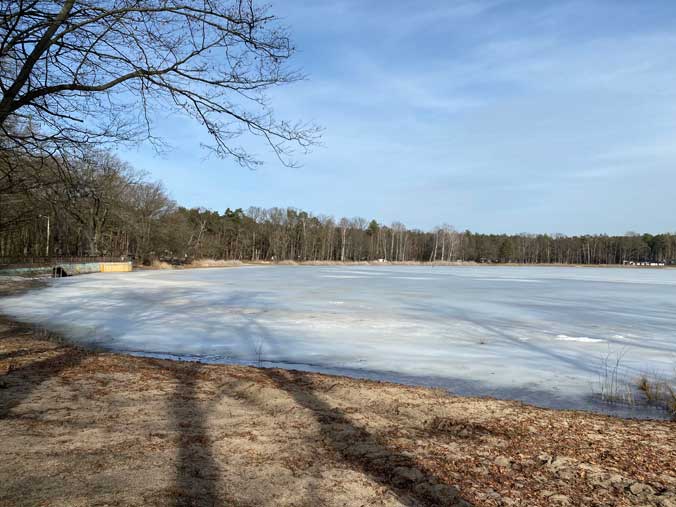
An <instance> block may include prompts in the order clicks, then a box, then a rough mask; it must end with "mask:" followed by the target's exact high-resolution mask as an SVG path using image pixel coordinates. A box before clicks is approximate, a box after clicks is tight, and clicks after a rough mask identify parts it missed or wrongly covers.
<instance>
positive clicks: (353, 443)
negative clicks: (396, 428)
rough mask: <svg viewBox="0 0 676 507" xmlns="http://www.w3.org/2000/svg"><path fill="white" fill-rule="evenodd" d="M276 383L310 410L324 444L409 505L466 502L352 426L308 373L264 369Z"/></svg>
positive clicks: (408, 459)
mask: <svg viewBox="0 0 676 507" xmlns="http://www.w3.org/2000/svg"><path fill="white" fill-rule="evenodd" d="M263 371H264V372H265V374H266V375H267V376H268V377H269V378H270V379H272V380H273V381H274V382H275V384H276V385H277V386H278V387H279V388H280V389H283V390H284V391H286V392H287V393H289V394H290V395H291V396H292V397H293V399H294V400H295V401H296V403H298V404H299V405H300V406H302V407H304V408H306V409H308V410H310V411H311V412H312V414H313V416H314V418H315V419H316V420H317V422H318V423H319V424H320V428H321V433H322V435H323V437H324V441H325V443H326V444H328V445H329V446H331V447H332V448H333V449H334V450H336V451H338V453H339V454H340V455H341V456H342V458H343V459H344V460H345V461H346V462H348V463H349V464H350V465H351V466H353V467H355V468H357V469H360V470H361V471H363V472H364V473H366V474H367V475H369V476H370V477H371V478H372V479H373V480H374V481H376V482H378V483H379V484H381V485H382V486H385V487H387V488H388V489H390V490H391V491H392V492H394V493H395V494H397V496H398V497H399V499H400V501H402V502H404V503H405V504H406V505H409V506H421V505H425V506H427V505H429V506H447V507H450V506H457V507H466V506H469V505H470V504H469V503H467V502H466V501H465V500H463V499H462V498H461V497H460V496H459V491H458V490H457V489H456V488H454V487H452V486H449V485H447V484H445V483H444V481H443V480H441V479H440V478H438V477H436V476H435V475H434V473H433V472H431V471H429V470H426V469H425V468H424V467H422V466H420V465H419V464H417V463H416V461H415V460H414V459H412V458H411V457H409V456H407V455H404V454H402V453H400V452H397V451H396V450H395V449H391V448H390V447H388V446H387V444H385V443H383V442H380V441H378V439H377V438H376V437H375V436H373V435H372V434H370V433H369V432H368V431H366V430H364V429H363V428H360V427H358V426H357V425H355V424H354V423H353V422H352V421H350V419H349V418H348V417H346V416H345V414H343V413H342V412H341V411H340V410H338V409H337V408H333V407H331V406H330V405H329V404H328V403H326V402H325V401H323V400H321V399H320V398H319V397H318V396H317V395H316V394H315V393H314V392H313V391H312V382H311V381H309V380H308V378H307V374H305V373H303V372H299V371H282V370H267V369H266V370H263Z"/></svg>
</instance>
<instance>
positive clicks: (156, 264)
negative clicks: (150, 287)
mask: <svg viewBox="0 0 676 507" xmlns="http://www.w3.org/2000/svg"><path fill="white" fill-rule="evenodd" d="M150 266H151V267H152V268H153V269H174V266H172V265H171V264H169V263H168V262H164V261H160V260H157V259H154V260H153V262H152V263H151V264H150Z"/></svg>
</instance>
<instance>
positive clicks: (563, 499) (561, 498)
mask: <svg viewBox="0 0 676 507" xmlns="http://www.w3.org/2000/svg"><path fill="white" fill-rule="evenodd" d="M549 501H550V502H552V503H553V504H555V505H568V504H569V503H570V497H568V496H566V495H553V496H550V497H549Z"/></svg>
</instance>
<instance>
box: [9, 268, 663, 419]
mask: <svg viewBox="0 0 676 507" xmlns="http://www.w3.org/2000/svg"><path fill="white" fill-rule="evenodd" d="M0 312H2V313H4V314H7V315H10V316H12V317H14V318H16V319H18V320H21V321H27V322H31V323H34V324H37V325H41V326H44V327H47V328H49V329H52V330H55V331H58V332H60V333H62V334H65V335H66V336H68V337H70V338H71V339H73V340H75V341H78V342H83V343H87V344H90V343H93V344H96V345H98V346H103V347H105V348H108V349H111V350H115V351H120V352H130V353H143V354H150V355H160V356H164V355H170V356H179V357H182V358H186V359H199V360H203V361H213V362H224V363H227V362H239V363H249V364H262V365H263V366H272V365H274V366H285V367H289V368H296V369H307V370H314V371H323V372H328V373H342V374H347V375H351V376H359V377H368V378H377V379H386V380H393V381H399V382H404V383H412V384H421V385H434V386H441V387H446V388H448V389H450V390H451V391H453V392H456V393H459V394H472V395H490V396H495V397H499V398H510V399H520V400H524V401H527V402H530V403H534V404H537V405H541V406H548V407H564V408H581V409H592V410H596V411H602V412H603V411H605V412H614V413H619V414H621V415H634V416H645V415H653V414H650V413H649V412H647V411H646V410H638V409H625V408H622V407H609V406H607V405H605V404H602V403H600V402H598V401H596V400H595V399H594V397H593V396H592V392H593V390H594V386H595V384H596V383H597V382H598V380H599V374H600V372H601V363H602V359H603V358H604V357H606V356H607V355H608V354H610V355H611V356H612V357H614V355H615V354H623V356H624V359H623V363H622V364H623V368H622V373H623V374H624V375H627V377H635V376H638V375H639V374H640V373H644V372H647V373H658V374H664V375H673V374H674V369H675V367H676V270H667V269H663V270H643V269H605V268H604V269H594V268H544V267H421V266H410V267H409V266H373V267H371V266H359V267H340V266H339V267H323V266H303V267H301V266H260V267H243V268H235V269H232V268H231V269H228V268H226V269H197V270H181V271H178V270H177V271H141V272H134V273H128V274H95V275H87V276H80V277H74V278H65V279H56V280H51V281H50V283H49V285H48V286H47V287H46V288H44V289H39V290H35V291H31V292H28V293H25V294H22V295H19V296H14V297H9V298H4V299H1V300H0Z"/></svg>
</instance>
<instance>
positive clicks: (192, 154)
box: [121, 0, 676, 234]
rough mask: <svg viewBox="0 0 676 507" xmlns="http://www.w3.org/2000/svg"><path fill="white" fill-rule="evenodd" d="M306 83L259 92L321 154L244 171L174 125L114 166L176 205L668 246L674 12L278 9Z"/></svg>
mask: <svg viewBox="0 0 676 507" xmlns="http://www.w3.org/2000/svg"><path fill="white" fill-rule="evenodd" d="M272 11H273V12H274V13H275V14H277V15H278V16H280V17H281V18H283V21H284V23H285V24H286V25H287V26H288V27H289V28H290V31H291V33H292V35H293V39H294V41H295V43H296V46H297V48H298V53H297V55H296V57H295V59H294V62H293V64H294V66H297V67H299V68H301V69H302V70H303V71H304V73H305V74H306V75H307V76H308V79H307V80H306V81H304V82H300V83H296V84H294V85H292V86H288V87H284V88H282V89H278V90H275V91H273V92H272V93H270V97H271V99H272V101H273V103H274V104H275V111H276V113H277V116H279V117H281V118H284V119H289V120H294V119H302V120H310V121H315V122H316V123H318V124H320V125H321V126H322V127H323V128H324V133H323V139H322V146H321V147H317V148H315V149H314V150H313V152H312V153H311V154H310V155H307V156H303V157H300V158H299V159H298V160H299V162H300V163H301V164H302V166H301V167H298V168H288V167H284V166H283V165H282V164H280V163H279V162H278V161H277V160H276V159H275V158H274V156H273V155H272V154H271V153H269V151H268V150H266V148H265V146H264V144H262V143H256V142H253V141H246V145H247V146H248V147H250V148H251V149H252V150H253V151H254V152H255V153H257V154H258V155H259V156H260V157H261V158H262V159H263V160H264V161H265V162H266V163H265V164H264V165H263V166H262V167H260V168H257V169H256V170H254V171H251V170H248V169H243V168H241V167H239V166H237V165H236V164H235V163H234V162H233V161H230V160H220V159H217V158H215V157H213V156H209V155H208V153H206V152H205V151H204V150H203V149H201V148H200V142H202V141H205V140H206V137H205V135H204V132H203V131H202V129H201V128H200V126H199V125H197V124H194V123H192V122H191V121H189V120H188V121H187V120H186V119H183V118H176V117H162V118H156V123H157V129H156V132H157V133H159V134H160V135H161V136H162V137H163V138H164V140H165V141H166V142H167V143H169V144H170V145H171V146H172V149H171V150H170V151H168V152H166V153H164V154H163V155H159V156H158V155H157V154H155V152H154V151H153V149H152V148H151V147H149V146H142V147H140V148H138V149H133V150H128V151H124V152H122V153H121V155H122V157H123V158H124V159H126V160H128V161H129V162H131V163H132V164H133V165H134V166H135V167H137V168H138V169H142V170H146V171H148V172H149V173H150V174H151V176H152V177H153V178H156V179H161V180H162V181H163V182H164V183H165V186H166V187H167V189H168V191H169V193H170V194H171V196H172V197H173V198H174V199H176V200H177V201H178V202H179V203H180V204H182V205H187V206H205V207H208V208H211V209H215V210H219V211H222V210H224V209H225V208H226V207H231V208H237V207H242V208H247V207H249V206H252V205H253V206H261V207H272V206H293V207H297V208H302V209H305V210H308V211H311V212H313V213H316V214H328V215H333V216H335V217H337V218H340V217H342V216H347V217H354V216H361V217H364V218H367V219H371V218H375V219H376V220H378V221H380V222H383V223H388V224H389V223H391V222H393V221H401V222H403V223H404V224H406V225H407V226H409V227H419V228H423V229H428V228H432V227H434V226H435V225H438V224H441V223H448V224H452V225H454V226H455V227H456V228H458V229H471V230H473V231H479V232H508V233H518V232H549V233H557V232H560V233H565V234H579V233H597V232H607V233H624V232H626V231H629V230H636V231H641V232H643V231H645V232H665V231H675V230H676V193H675V192H674V189H676V2H674V1H673V0H665V1H658V0H644V1H635V0H607V1H604V0H586V1H577V0H571V1H566V0H556V1H547V0H537V1H535V0H534V1H528V0H519V1H517V0H512V1H510V0H485V1H481V0H476V1H463V0H457V1H432V0H430V1H426V2H419V1H396V0H393V1H384V0H382V1H381V0H371V1H368V2H364V1H358V0H345V1H334V2H329V1H321V0H316V1H301V0H285V1H284V2H273V5H272Z"/></svg>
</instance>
